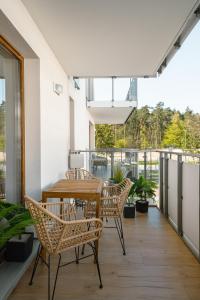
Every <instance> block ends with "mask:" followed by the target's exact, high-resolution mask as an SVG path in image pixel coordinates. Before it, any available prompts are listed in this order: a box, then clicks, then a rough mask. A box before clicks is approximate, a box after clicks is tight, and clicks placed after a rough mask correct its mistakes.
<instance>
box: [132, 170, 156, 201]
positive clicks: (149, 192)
mask: <svg viewBox="0 0 200 300" xmlns="http://www.w3.org/2000/svg"><path fill="white" fill-rule="evenodd" d="M156 188H157V183H156V182H155V181H152V180H149V179H145V178H144V176H140V177H139V178H138V179H136V180H134V182H133V185H132V187H131V190H130V192H129V197H131V196H132V197H134V196H137V197H139V198H140V199H141V200H146V199H147V198H154V197H155V196H156V193H155V192H156Z"/></svg>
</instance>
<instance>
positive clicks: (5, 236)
mask: <svg viewBox="0 0 200 300" xmlns="http://www.w3.org/2000/svg"><path fill="white" fill-rule="evenodd" d="M33 223H34V222H33V220H32V218H31V216H30V214H29V211H28V210H27V209H26V208H24V207H23V206H21V205H16V204H11V203H7V202H0V249H1V248H2V247H3V246H5V244H6V243H7V241H8V240H9V239H10V238H12V237H14V236H15V235H20V234H22V233H23V232H24V230H25V228H26V227H27V226H29V225H31V224H33Z"/></svg>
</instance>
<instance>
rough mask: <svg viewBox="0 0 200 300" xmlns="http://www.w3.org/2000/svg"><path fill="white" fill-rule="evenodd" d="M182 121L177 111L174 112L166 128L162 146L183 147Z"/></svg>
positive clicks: (183, 129) (183, 130)
mask: <svg viewBox="0 0 200 300" xmlns="http://www.w3.org/2000/svg"><path fill="white" fill-rule="evenodd" d="M184 132H185V128H184V122H183V121H182V120H181V119H180V115H179V114H178V113H176V114H174V116H173V118H172V121H171V124H170V125H169V127H168V128H167V130H166V132H165V135H164V139H163V146H164V147H174V148H183V147H184Z"/></svg>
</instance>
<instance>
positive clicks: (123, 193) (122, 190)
mask: <svg viewBox="0 0 200 300" xmlns="http://www.w3.org/2000/svg"><path fill="white" fill-rule="evenodd" d="M132 184H133V183H132V181H131V180H130V179H129V178H125V179H124V180H123V181H122V182H121V183H119V184H118V185H117V186H116V190H117V194H118V197H119V198H118V199H119V201H118V208H119V211H120V212H122V210H123V207H124V204H125V203H126V200H127V198H128V195H129V192H130V189H131V187H132Z"/></svg>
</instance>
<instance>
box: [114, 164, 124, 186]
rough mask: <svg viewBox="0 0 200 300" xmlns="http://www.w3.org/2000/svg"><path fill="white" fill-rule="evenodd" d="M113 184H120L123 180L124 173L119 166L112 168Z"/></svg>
mask: <svg viewBox="0 0 200 300" xmlns="http://www.w3.org/2000/svg"><path fill="white" fill-rule="evenodd" d="M112 179H113V180H114V182H115V183H120V182H122V181H123V179H124V172H123V171H122V169H121V167H120V166H116V167H115V168H114V176H113V178H112Z"/></svg>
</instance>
